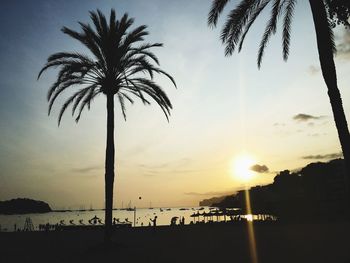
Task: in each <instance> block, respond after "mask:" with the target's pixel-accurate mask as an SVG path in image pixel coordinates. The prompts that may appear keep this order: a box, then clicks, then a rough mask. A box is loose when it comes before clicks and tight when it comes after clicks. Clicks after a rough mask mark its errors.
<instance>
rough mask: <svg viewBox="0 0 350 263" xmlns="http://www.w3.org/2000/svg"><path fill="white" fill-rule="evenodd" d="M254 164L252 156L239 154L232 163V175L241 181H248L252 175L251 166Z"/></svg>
mask: <svg viewBox="0 0 350 263" xmlns="http://www.w3.org/2000/svg"><path fill="white" fill-rule="evenodd" d="M254 164H255V160H254V158H252V157H251V156H249V155H246V154H245V155H240V156H238V157H237V158H235V159H234V161H233V163H232V169H231V170H232V175H233V177H234V178H236V179H238V180H239V181H242V182H248V181H250V180H252V178H253V177H254V172H253V171H252V170H251V167H252V166H253V165H254Z"/></svg>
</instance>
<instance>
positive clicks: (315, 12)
mask: <svg viewBox="0 0 350 263" xmlns="http://www.w3.org/2000/svg"><path fill="white" fill-rule="evenodd" d="M309 3H310V6H311V11H312V16H313V20H314V25H315V30H316V37H317V47H318V54H319V59H320V64H321V69H322V75H323V78H324V80H325V82H326V85H327V88H328V96H329V100H330V103H331V106H332V111H333V117H334V121H335V125H336V127H337V130H338V137H339V140H340V144H341V147H342V150H343V155H344V160H345V165H346V180H347V190H348V198H350V194H349V189H350V187H349V183H350V134H349V129H348V125H347V122H346V116H345V113H344V108H343V103H342V99H341V96H340V92H339V89H338V85H337V73H336V69H335V64H334V59H333V50H332V42H331V39H330V33H329V31H328V28H329V24H328V17H327V11H326V8H325V5H324V2H323V0H309ZM348 201H350V199H348Z"/></svg>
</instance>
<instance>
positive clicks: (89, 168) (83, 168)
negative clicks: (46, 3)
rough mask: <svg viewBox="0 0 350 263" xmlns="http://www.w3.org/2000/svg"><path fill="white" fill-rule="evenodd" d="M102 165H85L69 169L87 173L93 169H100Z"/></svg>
mask: <svg viewBox="0 0 350 263" xmlns="http://www.w3.org/2000/svg"><path fill="white" fill-rule="evenodd" d="M102 168H103V167H102V166H100V165H99V166H97V165H95V166H87V167H82V168H73V169H72V170H71V171H72V172H74V173H89V172H91V171H95V170H100V169H102Z"/></svg>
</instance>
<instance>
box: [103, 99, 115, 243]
mask: <svg viewBox="0 0 350 263" xmlns="http://www.w3.org/2000/svg"><path fill="white" fill-rule="evenodd" d="M114 155H115V153H114V96H113V94H107V145H106V163H105V200H106V201H105V202H106V204H105V242H106V243H110V242H111V238H112V211H113V185H114Z"/></svg>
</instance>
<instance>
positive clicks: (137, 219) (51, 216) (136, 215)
mask: <svg viewBox="0 0 350 263" xmlns="http://www.w3.org/2000/svg"><path fill="white" fill-rule="evenodd" d="M210 209H212V208H209V207H187V208H139V209H137V208H136V210H135V211H128V210H125V209H114V210H113V217H114V218H116V219H118V220H119V222H129V223H131V224H132V226H135V227H140V226H148V225H149V224H152V222H151V219H152V220H153V219H154V218H155V217H156V216H157V221H156V222H157V225H170V223H171V219H172V218H173V217H178V219H177V220H176V223H177V224H179V218H184V223H185V224H189V223H190V222H191V221H194V220H198V219H196V218H194V217H191V215H192V214H194V213H197V212H200V213H203V212H206V213H208V212H209V211H210ZM94 217H97V218H99V219H100V222H102V223H103V222H104V210H85V211H53V212H49V213H40V214H23V215H0V231H3V232H11V231H15V230H18V229H24V225H25V222H26V220H27V218H30V222H31V223H32V225H33V227H34V230H39V225H43V224H47V223H49V224H51V225H55V224H64V225H82V224H84V225H89V224H90V223H89V221H90V222H92V221H91V219H93V218H94ZM202 219H203V217H202ZM216 220H219V221H220V220H224V218H223V217H222V218H220V217H218V218H215V221H216ZM97 224H99V223H97Z"/></svg>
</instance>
